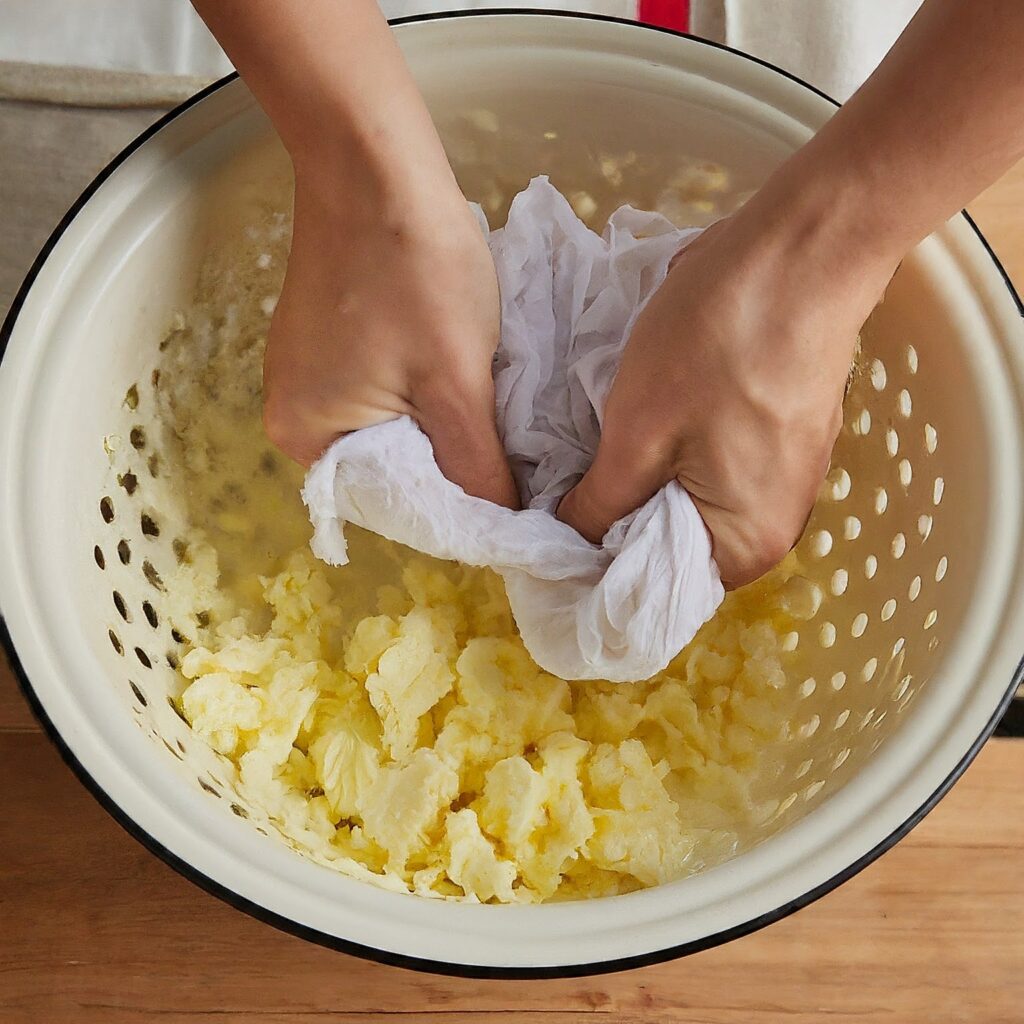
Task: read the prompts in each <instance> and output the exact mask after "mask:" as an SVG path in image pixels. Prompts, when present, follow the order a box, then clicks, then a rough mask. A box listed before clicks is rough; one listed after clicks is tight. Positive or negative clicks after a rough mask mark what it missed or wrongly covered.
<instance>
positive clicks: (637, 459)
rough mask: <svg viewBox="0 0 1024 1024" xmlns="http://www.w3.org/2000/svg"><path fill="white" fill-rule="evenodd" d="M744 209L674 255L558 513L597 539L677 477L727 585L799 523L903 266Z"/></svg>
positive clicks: (772, 555)
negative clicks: (851, 254) (858, 352)
mask: <svg viewBox="0 0 1024 1024" xmlns="http://www.w3.org/2000/svg"><path fill="white" fill-rule="evenodd" d="M748 205H749V206H750V208H749V209H748V207H744V208H743V210H741V211H740V212H739V213H737V214H735V215H734V216H733V217H732V218H730V219H729V220H727V221H721V222H719V223H717V224H716V225H714V226H713V227H712V228H710V229H709V230H708V231H706V232H705V233H704V234H703V235H701V236H700V237H699V238H697V239H696V240H695V241H694V242H693V243H691V244H690V245H689V246H688V247H687V248H686V249H684V250H683V251H682V252H681V253H680V254H679V255H678V256H677V257H676V259H675V261H674V262H673V265H672V267H671V269H670V271H669V275H668V277H667V279H666V281H665V282H664V284H663V285H662V287H661V288H660V289H659V290H658V291H657V292H656V293H655V295H654V296H653V297H652V299H651V301H650V302H649V303H648V305H647V307H646V308H645V309H644V311H643V313H642V314H641V315H640V317H639V319H638V320H637V323H636V326H635V328H634V330H633V333H632V335H631V337H630V339H629V343H628V345H627V347H626V350H625V353H624V356H623V360H622V364H621V367H620V369H619V373H618V375H617V377H616V379H615V383H614V386H613V388H612V391H611V393H610V395H609V398H608V404H607V407H606V409H605V415H604V423H603V427H602V435H601V443H600V446H599V448H598V452H597V456H596V458H595V460H594V463H593V465H592V466H591V468H590V470H589V472H588V473H587V474H586V476H584V478H583V479H582V480H581V481H580V483H579V484H578V485H577V486H576V487H575V488H574V489H573V490H572V491H571V492H570V493H569V494H567V495H566V497H565V498H564V499H563V501H562V504H561V506H560V508H559V511H558V514H559V517H560V518H562V519H564V520H565V521H566V522H567V523H569V524H570V525H572V526H574V527H575V528H576V529H577V530H579V532H580V533H582V534H583V535H584V536H585V537H587V538H588V539H589V540H591V541H594V542H599V541H600V539H601V537H602V536H603V535H604V533H605V532H606V531H607V529H608V528H609V527H610V526H611V525H612V523H614V522H615V521H616V520H617V519H619V518H621V517H622V516H623V515H626V514H627V513H629V512H630V511H632V510H633V509H635V508H637V507H639V506H640V505H641V504H643V502H645V501H646V500H647V499H648V498H649V497H650V496H651V495H652V494H654V493H655V492H656V491H657V490H658V489H659V488H661V487H662V486H664V485H665V484H666V483H667V482H668V481H670V480H671V479H673V478H675V479H677V480H679V482H680V483H681V484H682V485H683V486H684V487H685V488H686V490H687V491H688V492H689V494H690V496H691V497H692V498H693V501H694V504H695V505H696V507H697V509H698V511H699V512H700V514H701V516H702V517H703V519H704V522H705V524H706V526H707V528H708V530H709V532H710V534H711V538H712V548H713V555H714V557H715V560H716V562H717V564H718V567H719V571H720V573H721V576H722V581H723V583H724V584H725V585H726V586H727V587H730V588H732V587H739V586H742V585H743V584H745V583H748V582H751V581H752V580H754V579H756V578H758V577H759V576H761V575H763V573H765V572H767V571H768V570H769V569H770V568H772V566H774V565H775V564H776V563H777V562H779V561H781V559H782V558H783V557H784V556H785V555H786V553H787V552H788V551H789V549H790V548H791V546H792V545H793V544H794V542H795V541H796V540H797V538H798V537H799V535H800V533H801V531H802V530H803V527H804V524H805V523H806V520H807V517H808V515H809V513H810V510H811V507H812V505H813V503H814V500H815V497H816V495H817V492H818V488H819V486H820V484H821V481H822V479H823V477H824V475H825V473H826V471H827V468H828V462H829V458H830V455H831V452H832V446H833V444H834V442H835V438H836V435H837V434H838V431H839V428H840V426H841V425H842V400H843V395H844V391H845V386H846V382H847V379H848V375H849V371H850V363H851V360H852V358H853V353H854V350H855V347H856V341H857V336H858V332H859V330H860V328H861V326H862V325H863V323H864V321H865V319H866V318H867V316H868V314H869V313H870V312H871V310H872V308H873V306H874V305H875V304H876V303H877V301H878V300H879V298H880V297H881V294H882V292H883V290H884V288H885V285H886V283H887V282H888V280H889V278H890V276H891V274H892V272H893V269H894V264H892V263H891V262H890V261H889V260H888V259H886V258H873V259H871V260H866V261H864V263H863V264H861V265H858V266H857V267H856V268H855V267H853V266H851V265H849V263H847V262H844V254H841V252H840V251H838V250H834V249H832V248H831V238H830V236H829V233H828V232H820V233H819V232H817V229H815V230H814V231H810V232H808V231H806V230H804V229H803V227H802V226H798V225H796V224H794V225H786V224H781V223H779V222H778V221H775V222H773V221H772V220H771V219H770V218H768V217H766V216H762V212H761V211H759V210H758V209H757V206H756V201H752V203H751V204H748ZM819 234H820V237H818V235H819Z"/></svg>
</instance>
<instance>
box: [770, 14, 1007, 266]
mask: <svg viewBox="0 0 1024 1024" xmlns="http://www.w3.org/2000/svg"><path fill="white" fill-rule="evenodd" d="M1022 54H1024V4H1022V3H1020V0H985V2H967V0H926V2H925V4H924V5H923V7H922V9H921V11H920V12H919V13H918V15H917V16H916V17H915V18H914V20H913V21H912V22H911V24H910V26H909V27H908V28H907V30H906V31H905V32H904V34H903V36H901V38H900V39H899V41H898V42H897V43H896V45H895V46H894V47H893V49H892V51H891V52H890V53H889V55H888V56H887V57H886V58H885V60H884V61H883V62H882V64H881V65H880V66H879V68H878V70H877V71H876V72H875V74H874V75H872V77H871V78H870V79H869V80H868V82H867V83H866V84H865V85H864V86H863V87H862V88H861V89H860V91H859V92H857V93H856V95H854V97H853V98H852V99H851V100H850V101H849V102H848V103H847V104H846V105H845V106H844V107H843V108H842V109H841V110H839V111H838V112H837V113H836V115H835V116H834V117H833V118H832V120H831V121H830V122H829V123H828V124H827V125H826V126H825V127H824V128H823V129H822V130H821V131H820V132H819V133H818V135H817V136H815V138H814V139H813V140H812V141H811V142H809V143H808V144H807V145H806V146H805V147H804V148H803V149H802V150H801V151H799V152H798V153H797V154H796V155H795V156H794V157H793V158H791V159H790V160H789V161H787V163H786V164H784V165H783V167H782V168H780V170H779V172H777V173H776V175H775V176H774V177H773V178H772V179H771V180H770V181H769V182H768V183H767V185H766V186H765V189H764V190H763V191H762V193H761V194H760V195H759V197H758V202H757V204H756V205H757V207H758V209H757V211H756V212H757V214H758V216H760V217H762V218H763V217H773V216H775V217H789V216H795V217H796V218H797V219H798V220H799V219H800V218H804V219H805V220H806V224H805V225H804V226H803V228H802V230H803V231H804V232H805V233H806V234H807V235H810V236H813V235H815V233H817V232H819V231H820V232H822V233H823V234H824V236H825V241H826V243H827V244H834V245H837V246H841V247H842V248H844V249H845V250H846V251H848V252H850V253H851V254H852V255H853V256H854V258H862V259H864V260H866V261H878V260H881V261H888V262H890V263H892V264H893V265H895V263H896V262H898V260H899V259H900V258H901V257H902V256H903V255H904V254H905V253H906V252H907V251H908V250H909V249H910V248H912V247H913V246H914V245H915V244H916V243H917V242H918V241H920V240H921V239H922V238H923V237H924V236H925V235H927V234H928V233H929V232H930V231H931V230H933V229H934V228H935V227H936V226H937V225H938V224H940V223H941V222H942V221H943V220H945V219H946V218H948V217H950V216H952V215H953V214H954V213H955V212H956V211H957V210H959V209H961V208H962V207H963V206H964V205H965V204H966V203H968V202H969V201H970V200H971V199H973V198H974V197H975V196H976V195H977V194H978V193H979V192H981V191H982V190H983V189H984V188H986V187H987V186H988V185H990V184H991V183H992V182H993V181H995V180H996V178H998V177H999V176H1000V175H1001V174H1002V173H1003V172H1004V171H1006V170H1007V169H1008V168H1010V167H1011V166H1012V165H1013V164H1014V163H1015V162H1016V161H1017V160H1019V159H1020V158H1021V157H1022V156H1024V57H1022ZM772 211H778V212H777V213H773V212H772ZM751 212H752V213H753V212H754V211H753V210H752V211H751Z"/></svg>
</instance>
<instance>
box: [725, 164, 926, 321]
mask: <svg viewBox="0 0 1024 1024" xmlns="http://www.w3.org/2000/svg"><path fill="white" fill-rule="evenodd" d="M876 187H877V186H876V185H875V184H874V183H873V182H872V181H871V175H870V173H869V171H867V170H866V169H865V168H863V167H859V166H856V165H855V164H854V165H852V166H846V167H837V166H832V167H829V166H826V165H825V163H824V162H823V161H819V160H817V159H816V158H814V155H813V154H809V153H805V152H804V151H801V152H799V153H797V154H796V155H795V156H794V157H792V158H791V159H790V160H789V161H787V162H786V163H785V164H784V165H783V166H782V167H781V168H780V169H779V170H778V171H777V172H776V173H775V174H774V175H773V176H772V177H771V178H770V179H769V180H768V182H767V183H766V184H765V185H764V187H763V188H762V189H761V190H760V191H759V192H758V193H757V194H756V195H755V196H754V197H753V198H752V199H751V200H750V201H749V202H748V203H747V204H746V205H745V206H743V207H742V208H741V209H740V210H739V211H738V213H737V214H736V215H735V217H736V219H737V220H739V221H741V222H742V228H743V230H744V231H745V232H746V233H747V234H748V235H749V236H750V237H752V238H754V237H756V238H758V239H759V241H758V243H757V244H758V246H759V247H760V249H761V251H762V252H765V251H767V250H771V251H773V252H774V254H775V256H776V259H777V260H778V261H779V262H780V263H781V264H782V265H784V266H788V267H790V268H792V272H793V274H794V275H796V276H797V277H798V278H799V279H801V280H802V281H803V282H804V287H806V288H808V289H815V288H818V289H828V290H829V291H830V292H832V293H833V294H834V293H836V292H840V293H841V292H843V291H846V292H848V293H849V292H854V293H858V294H862V295H864V296H873V298H872V301H876V300H877V298H878V297H880V295H881V292H882V291H884V289H885V286H886V284H887V283H888V281H889V279H890V278H891V277H892V275H893V274H894V273H895V271H896V267H897V266H898V265H899V262H900V260H901V259H902V258H903V257H904V255H905V254H906V252H907V250H908V249H909V248H911V247H912V246H913V245H914V244H915V242H916V241H917V239H916V238H910V237H907V236H905V235H904V234H903V233H902V232H901V230H900V225H899V224H897V223H892V224H890V223H884V222H883V221H882V220H881V219H880V218H879V217H878V216H877V215H876V210H875V207H876V204H875V203H874V202H873V196H874V195H875V193H876Z"/></svg>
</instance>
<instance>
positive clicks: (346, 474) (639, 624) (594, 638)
mask: <svg viewBox="0 0 1024 1024" xmlns="http://www.w3.org/2000/svg"><path fill="white" fill-rule="evenodd" d="M481 220H482V215H481ZM697 233H698V232H697V231H695V230H692V229H691V230H679V229H677V228H676V227H674V226H673V225H672V224H671V223H670V222H669V221H668V220H666V219H665V218H664V217H662V216H661V215H660V214H657V213H642V212H640V211H637V210H634V209H632V208H631V207H628V206H627V207H623V208H622V209H620V210H619V211H617V212H616V213H615V214H613V216H612V217H611V218H610V220H609V222H608V226H607V228H606V229H605V232H604V234H603V235H597V234H595V233H594V232H593V231H591V230H590V229H589V228H587V227H586V226H585V225H584V224H583V223H582V222H581V221H580V220H579V218H578V217H577V216H576V215H575V214H574V213H573V211H572V209H571V207H570V206H569V204H568V202H567V201H566V200H565V199H564V198H563V197H562V196H561V194H560V193H559V192H558V191H557V190H556V189H555V188H554V186H552V185H551V184H550V183H549V182H548V180H547V179H546V178H536V179H534V181H533V182H531V184H530V186H529V188H527V189H526V190H525V191H524V192H522V193H520V195H519V196H517V197H516V199H515V201H514V202H513V204H512V208H511V211H510V213H509V218H508V223H507V225H506V226H505V227H504V228H503V229H500V230H498V231H494V232H491V234H490V246H491V253H492V255H493V257H494V262H495V266H496V267H497V271H498V281H499V284H500V289H501V296H502V331H501V345H500V347H499V349H498V354H497V358H496V360H495V372H494V382H495V393H496V407H497V417H498V427H499V431H500V433H501V437H502V441H503V443H504V446H505V450H506V451H507V452H508V455H509V458H510V461H511V464H512V467H513V472H514V474H515V477H516V482H517V484H518V486H519V491H520V495H521V498H522V501H523V506H524V510H523V511H517V512H514V511H511V510H509V509H506V508H502V507H500V506H497V505H493V504H491V503H490V502H487V501H484V500H482V499H480V498H474V497H470V496H469V495H467V494H466V493H465V492H464V491H463V490H462V489H461V488H460V487H457V486H456V485H455V484H452V483H450V482H449V481H448V480H446V479H445V478H444V476H443V475H442V474H441V471H440V470H439V469H438V467H437V464H436V462H435V461H434V457H433V452H432V450H431V447H430V443H429V441H428V440H427V438H426V436H425V435H424V434H423V433H421V432H420V430H419V428H418V427H417V426H416V425H415V423H413V421H412V420H411V419H408V418H402V419H399V420H393V421H391V422H389V423H385V424H382V425H380V426H376V427H369V428H367V429H365V430H359V431H356V432H354V433H352V434H349V435H347V436H345V437H343V438H341V439H339V440H338V441H336V442H335V443H334V444H333V445H332V446H331V447H330V448H329V449H328V451H327V452H326V454H325V455H324V456H323V457H322V458H321V459H320V460H319V461H318V462H317V463H316V465H315V466H314V467H313V468H312V469H311V470H310V472H309V475H308V476H307V478H306V485H305V488H304V490H303V498H304V500H305V501H306V504H307V505H308V507H309V513H310V518H311V520H312V522H313V526H314V528H315V532H314V538H313V550H314V552H315V553H316V554H317V555H318V556H319V557H320V558H323V559H324V560H325V561H327V562H330V563H332V564H335V565H343V564H345V562H346V561H347V554H346V546H345V539H344V534H343V530H344V525H345V523H346V522H351V523H355V524H357V525H359V526H362V527H365V528H366V529H369V530H372V531H374V532H375V533H379V534H381V535H383V536H385V537H388V538H390V539H391V540H395V541H399V542H401V543H402V544H406V545H408V546H409V547H412V548H415V549H417V550H419V551H423V552H426V553H428V554H431V555H434V556H436V557H439V558H447V559H455V560H457V561H460V562H463V563H466V564H469V565H489V566H492V567H493V568H494V569H496V570H497V571H498V572H499V573H501V575H502V576H503V578H504V580H505V584H506V588H507V590H508V596H509V602H510V604H511V606H512V612H513V614H514V615H515V618H516V622H517V624H518V626H519V630H520V633H521V634H522V637H523V641H524V643H525V644H526V646H527V648H528V649H529V651H530V654H531V655H532V656H533V658H534V660H535V661H536V662H537V663H538V664H539V665H540V666H541V667H542V668H544V669H546V670H548V671H549V672H552V673H554V674H555V675H558V676H561V677H562V678H566V679H610V680H615V681H626V680H637V679H646V678H648V677H649V676H652V675H654V673H656V672H658V671H660V670H661V669H663V668H664V667H665V665H666V664H667V663H668V662H669V661H670V660H671V658H673V657H674V656H675V655H676V654H677V653H678V652H679V651H680V650H681V649H682V648H683V647H684V646H685V645H686V644H687V643H688V642H689V641H690V640H691V639H692V638H693V635H694V634H695V633H696V631H697V630H698V629H699V628H700V626H701V625H702V624H703V623H704V622H705V621H706V620H707V619H708V618H709V617H710V616H711V615H712V614H713V613H714V611H715V609H716V608H717V607H718V605H719V604H720V603H721V600H722V597H723V589H722V584H721V582H720V581H719V577H718V570H717V568H716V566H715V564H714V562H713V560H712V558H711V543H710V538H709V536H708V532H707V529H706V528H705V526H704V523H703V521H702V520H701V518H700V515H699V513H698V512H697V510H696V508H695V507H694V505H693V502H692V501H691V500H690V498H689V495H687V493H686V491H685V490H684V489H683V488H682V487H681V486H680V485H679V484H678V483H675V482H673V483H670V484H669V485H668V486H667V487H665V488H663V489H662V490H661V491H660V492H659V493H658V494H656V495H655V496H654V497H652V498H651V499H650V500H649V501H648V502H647V503H646V504H645V505H644V506H643V507H642V508H640V509H638V510H637V511H636V512H634V513H632V514H630V515H628V516H626V517H625V518H623V519H621V520H619V521H618V522H617V523H615V524H614V525H613V526H612V528H611V529H610V530H609V531H608V533H607V534H606V536H605V537H604V540H603V543H602V544H601V545H600V546H596V545H593V544H590V543H588V542H587V541H586V540H584V539H583V538H582V537H581V536H580V535H579V534H578V533H576V531H575V530H573V529H571V528H570V527H569V526H567V525H565V524H564V523H562V522H560V521H559V520H558V519H556V518H555V516H554V511H555V509H556V508H557V505H558V501H559V499H560V498H561V497H562V495H563V494H565V493H566V492H567V491H568V490H569V489H570V488H571V487H572V486H573V485H574V484H575V483H576V481H577V480H578V479H579V478H580V476H581V475H582V474H583V472H584V471H585V470H586V468H587V467H588V466H589V465H590V462H591V460H592V458H593V456H594V453H595V451H596V448H597V443H598V440H599V438H600V420H601V413H602V410H603V408H604V404H605V399H606V397H607V395H608V391H609V389H610V387H611V384H612V380H613V378H614V375H615V371H616V369H617V368H618V364H619V358H620V356H621V354H622V349H623V347H624V345H625V343H626V340H627V338H628V337H629V332H630V330H631V328H632V326H633V322H634V321H635V319H636V316H637V314H638V313H639V311H640V310H641V309H642V308H643V306H644V304H645V302H646V301H647V299H648V298H650V296H651V295H652V294H653V293H654V291H655V290H656V289H657V288H658V286H659V285H660V284H661V282H662V281H663V280H664V278H665V274H666V272H667V267H668V262H669V260H670V259H671V258H672V256H673V255H674V254H675V253H676V252H678V251H679V249H680V248H682V247H683V246H684V245H685V244H686V243H687V242H688V241H689V240H690V239H692V238H693V237H694V236H695V235H696V234H697Z"/></svg>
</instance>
